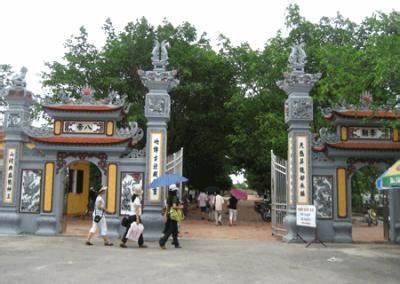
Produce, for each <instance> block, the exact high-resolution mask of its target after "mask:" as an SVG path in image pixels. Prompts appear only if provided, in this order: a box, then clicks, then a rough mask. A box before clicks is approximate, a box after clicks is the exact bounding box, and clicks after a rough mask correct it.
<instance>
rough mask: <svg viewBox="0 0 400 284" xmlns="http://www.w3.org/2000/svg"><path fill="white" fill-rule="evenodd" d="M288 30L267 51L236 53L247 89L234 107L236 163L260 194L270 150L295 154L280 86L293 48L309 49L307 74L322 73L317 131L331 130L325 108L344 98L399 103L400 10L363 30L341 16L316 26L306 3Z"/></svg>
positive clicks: (292, 9) (291, 11) (290, 16)
mask: <svg viewBox="0 0 400 284" xmlns="http://www.w3.org/2000/svg"><path fill="white" fill-rule="evenodd" d="M285 25H286V28H287V30H288V36H287V37H282V33H281V32H278V33H277V34H276V36H275V37H273V38H271V39H269V40H268V41H267V42H266V44H265V47H264V49H263V50H262V51H255V50H252V49H251V48H250V47H249V46H248V45H246V44H243V45H242V46H239V47H230V48H228V50H229V52H230V56H231V58H232V60H233V62H234V66H235V67H236V69H237V72H236V73H237V77H236V79H237V83H238V86H239V87H240V92H238V93H236V94H235V95H234V96H233V97H232V99H231V101H229V102H228V103H227V106H228V107H229V108H230V109H231V112H232V113H235V116H234V117H233V125H234V126H233V131H232V133H231V134H230V135H229V139H230V147H231V153H230V157H231V158H232V161H233V165H234V166H235V168H236V169H242V168H244V169H245V171H246V176H247V178H248V181H249V187H250V188H254V189H257V190H258V191H260V192H263V191H264V190H265V189H266V188H267V189H268V188H269V180H270V179H269V177H270V176H269V172H270V168H269V167H270V154H269V151H270V150H271V149H273V150H274V151H275V153H277V154H278V155H280V156H282V157H286V153H287V140H286V139H287V131H286V126H285V124H284V123H283V121H284V112H283V105H284V101H285V99H286V94H285V93H284V92H283V91H282V90H280V89H278V88H277V87H276V85H275V83H276V81H277V80H281V79H282V77H283V72H285V70H286V68H287V59H288V56H289V52H290V46H291V45H292V44H293V43H296V42H304V43H305V44H306V53H307V56H308V58H307V59H308V62H307V64H306V71H307V72H311V73H317V72H321V73H322V77H321V79H320V81H319V82H318V83H317V84H316V86H315V87H314V88H313V90H312V91H311V96H312V97H313V100H314V110H315V114H314V122H313V125H312V129H313V131H314V132H316V133H318V130H319V128H320V127H322V126H326V125H327V122H326V121H325V120H324V119H323V117H322V115H321V113H320V108H323V107H328V106H332V105H334V104H336V103H338V102H341V101H344V100H345V101H347V102H348V103H353V104H358V103H359V97H360V94H361V93H362V92H363V91H365V90H368V91H370V92H371V93H372V94H373V96H374V102H373V105H372V107H373V108H374V107H376V106H379V105H382V104H384V103H389V104H393V103H394V102H395V96H396V95H400V90H399V82H400V80H399V79H400V78H399V75H400V72H399V68H400V60H399V59H400V58H399V52H400V49H399V48H398V46H399V44H400V14H399V12H396V11H393V12H391V13H390V14H384V13H376V14H374V15H372V16H371V17H367V18H365V20H364V21H363V22H362V23H360V24H356V23H355V22H353V21H351V20H350V19H347V18H344V17H343V16H342V15H340V14H337V15H336V16H335V17H333V18H327V17H322V18H321V19H320V21H319V22H317V23H312V22H310V21H308V20H307V19H305V18H304V17H302V16H301V14H300V8H299V6H298V5H290V6H289V7H288V9H287V17H286V22H285ZM392 123H393V122H392ZM394 123H396V122H394Z"/></svg>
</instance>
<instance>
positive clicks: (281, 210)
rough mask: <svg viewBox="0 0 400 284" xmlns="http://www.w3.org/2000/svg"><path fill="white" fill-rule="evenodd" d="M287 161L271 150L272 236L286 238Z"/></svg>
mask: <svg viewBox="0 0 400 284" xmlns="http://www.w3.org/2000/svg"><path fill="white" fill-rule="evenodd" d="M286 174H287V161H286V160H284V159H282V158H280V157H278V156H276V155H275V154H274V151H273V150H271V223H272V234H273V235H276V236H284V235H285V234H286V228H285V226H284V224H283V219H284V218H285V216H286V209H287V208H286V207H287V202H286V194H287V179H286Z"/></svg>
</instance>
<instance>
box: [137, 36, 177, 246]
mask: <svg viewBox="0 0 400 284" xmlns="http://www.w3.org/2000/svg"><path fill="white" fill-rule="evenodd" d="M167 48H168V43H167V42H166V41H162V42H161V43H160V42H158V41H157V40H156V41H155V45H154V48H153V51H152V63H153V66H154V68H153V70H152V71H142V70H139V72H138V73H139V76H140V77H141V79H142V82H143V84H144V85H145V86H146V87H147V88H148V90H149V92H148V93H147V94H146V98H145V110H144V113H145V117H146V118H147V135H146V138H147V141H146V174H145V190H144V204H145V207H144V214H143V220H144V221H143V222H144V223H145V226H146V230H145V234H146V236H145V238H146V239H158V238H160V235H161V230H162V226H163V222H162V216H161V209H162V201H163V200H164V198H165V192H164V191H163V188H148V185H149V184H150V183H151V182H152V181H153V180H154V179H156V178H157V177H159V176H161V175H163V174H164V173H165V169H166V162H167V123H168V121H169V118H170V109H171V100H170V97H169V94H168V91H169V90H170V89H171V88H172V87H174V86H176V85H177V84H178V83H179V81H178V80H177V79H175V76H176V73H177V72H176V70H172V71H167V70H166V67H167V65H168V53H167ZM160 53H161V56H160Z"/></svg>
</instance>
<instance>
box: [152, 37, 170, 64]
mask: <svg viewBox="0 0 400 284" xmlns="http://www.w3.org/2000/svg"><path fill="white" fill-rule="evenodd" d="M168 48H169V43H168V42H167V41H166V40H163V41H162V42H161V43H160V42H159V41H158V40H157V39H155V40H154V46H153V50H152V51H151V54H152V55H151V61H152V64H153V66H154V68H155V69H160V68H161V69H165V67H166V66H167V65H168V50H167V49H168ZM160 53H161V54H160Z"/></svg>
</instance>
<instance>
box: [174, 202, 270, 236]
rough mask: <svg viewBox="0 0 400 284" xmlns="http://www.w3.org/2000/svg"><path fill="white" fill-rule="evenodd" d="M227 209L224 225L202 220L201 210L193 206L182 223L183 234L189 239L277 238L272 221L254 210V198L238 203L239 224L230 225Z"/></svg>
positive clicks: (224, 215) (181, 230)
mask: <svg viewBox="0 0 400 284" xmlns="http://www.w3.org/2000/svg"><path fill="white" fill-rule="evenodd" d="M226 212H227V209H225V210H224V214H223V224H224V225H223V226H216V225H215V223H214V222H210V221H207V220H201V215H200V210H199V209H198V208H195V207H193V208H192V209H191V210H190V211H189V216H188V218H187V219H186V220H185V221H184V222H182V224H181V229H180V232H181V236H182V237H183V238H188V239H220V240H276V239H277V238H275V237H274V236H272V231H271V223H266V222H264V221H262V220H261V218H260V216H259V214H257V213H256V212H255V211H254V200H246V201H240V202H239V204H238V224H237V226H233V227H230V226H228V215H227V214H226Z"/></svg>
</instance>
